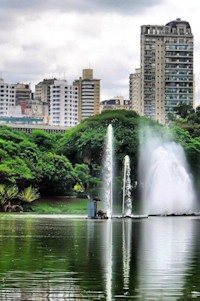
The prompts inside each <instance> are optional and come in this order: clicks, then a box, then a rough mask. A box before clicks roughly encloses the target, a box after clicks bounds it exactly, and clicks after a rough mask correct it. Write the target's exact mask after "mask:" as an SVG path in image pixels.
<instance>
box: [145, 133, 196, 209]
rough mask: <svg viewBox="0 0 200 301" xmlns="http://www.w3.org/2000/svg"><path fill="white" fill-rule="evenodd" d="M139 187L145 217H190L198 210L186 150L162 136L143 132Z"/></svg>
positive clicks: (162, 134) (161, 134)
mask: <svg viewBox="0 0 200 301" xmlns="http://www.w3.org/2000/svg"><path fill="white" fill-rule="evenodd" d="M140 186H141V187H142V203H143V211H144V213H145V214H162V215H166V214H177V215H178V214H190V213H192V212H194V211H195V209H196V208H195V203H196V202H195V198H196V197H195V192H194V188H193V182H192V177H191V174H190V173H189V169H188V165H187V162H186V157H185V154H184V150H183V148H182V146H181V145H179V144H177V143H175V142H173V141H172V140H170V139H167V138H166V135H165V134H164V133H163V132H159V131H153V130H151V129H144V130H143V131H142V135H141V145H140Z"/></svg>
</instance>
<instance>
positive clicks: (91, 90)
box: [73, 69, 100, 122]
mask: <svg viewBox="0 0 200 301" xmlns="http://www.w3.org/2000/svg"><path fill="white" fill-rule="evenodd" d="M73 85H74V86H76V87H78V94H79V97H78V121H79V122H80V121H81V120H83V119H85V118H87V117H89V116H93V115H95V114H99V106H100V80H99V79H94V78H93V70H92V69H83V75H82V77H80V78H79V80H75V81H74V82H73Z"/></svg>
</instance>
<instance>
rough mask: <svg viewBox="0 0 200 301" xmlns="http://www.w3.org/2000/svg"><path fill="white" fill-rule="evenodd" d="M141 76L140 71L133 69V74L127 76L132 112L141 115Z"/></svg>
mask: <svg viewBox="0 0 200 301" xmlns="http://www.w3.org/2000/svg"><path fill="white" fill-rule="evenodd" d="M140 85H141V75H140V69H139V68H138V69H135V73H132V74H130V76H129V98H130V102H131V107H132V110H133V111H135V112H136V113H138V114H139V115H142V102H141V89H140Z"/></svg>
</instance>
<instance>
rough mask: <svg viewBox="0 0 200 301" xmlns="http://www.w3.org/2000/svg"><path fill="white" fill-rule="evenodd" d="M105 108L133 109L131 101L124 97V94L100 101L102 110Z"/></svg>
mask: <svg viewBox="0 0 200 301" xmlns="http://www.w3.org/2000/svg"><path fill="white" fill-rule="evenodd" d="M105 110H131V102H130V100H129V99H124V98H123V96H115V97H114V98H112V99H106V100H103V101H101V103H100V112H103V111H105Z"/></svg>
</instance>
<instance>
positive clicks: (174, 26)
mask: <svg viewBox="0 0 200 301" xmlns="http://www.w3.org/2000/svg"><path fill="white" fill-rule="evenodd" d="M140 69H141V105H142V114H143V115H146V116H148V117H151V118H154V119H156V120H158V121H159V122H161V123H167V122H168V119H169V116H170V114H174V109H175V107H176V106H177V105H178V104H188V105H192V106H194V102H195V100H194V75H193V34H192V31H191V27H190V24H189V23H188V22H187V21H182V20H181V19H179V18H178V19H176V20H174V21H171V22H169V23H167V24H166V25H143V26H141V68H140Z"/></svg>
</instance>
